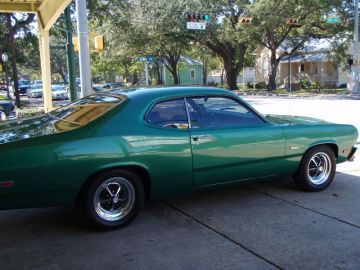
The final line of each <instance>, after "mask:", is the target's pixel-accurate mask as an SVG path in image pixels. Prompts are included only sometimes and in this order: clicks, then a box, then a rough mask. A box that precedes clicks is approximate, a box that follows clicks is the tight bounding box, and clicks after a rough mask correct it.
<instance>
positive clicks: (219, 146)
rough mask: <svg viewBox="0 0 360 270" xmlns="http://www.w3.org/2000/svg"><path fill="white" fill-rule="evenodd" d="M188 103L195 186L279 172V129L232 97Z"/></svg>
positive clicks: (191, 99)
mask: <svg viewBox="0 0 360 270" xmlns="http://www.w3.org/2000/svg"><path fill="white" fill-rule="evenodd" d="M186 103H187V110H188V114H189V118H190V136H191V147H192V154H193V170H194V184H195V186H206V185H214V184H219V183H225V182H232V181H238V180H245V179H254V178H261V177H267V176H273V175H276V174H277V173H278V172H279V170H280V168H281V166H282V163H283V157H284V151H285V139H284V134H283V130H282V128H281V127H280V126H275V125H272V124H270V123H267V122H266V121H265V120H264V119H262V118H261V117H259V116H258V115H257V114H256V113H255V112H254V111H252V109H251V108H249V107H248V106H246V105H245V104H243V103H242V102H240V101H239V100H238V99H236V98H234V97H231V96H199V97H188V98H186Z"/></svg>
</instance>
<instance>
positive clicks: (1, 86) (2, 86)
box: [0, 82, 6, 91]
mask: <svg viewBox="0 0 360 270" xmlns="http://www.w3.org/2000/svg"><path fill="white" fill-rule="evenodd" d="M0 90H3V91H6V82H0Z"/></svg>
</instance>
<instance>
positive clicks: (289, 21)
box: [286, 18, 299, 25]
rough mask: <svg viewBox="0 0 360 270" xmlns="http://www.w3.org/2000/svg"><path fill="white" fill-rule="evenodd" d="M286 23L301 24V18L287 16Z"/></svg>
mask: <svg viewBox="0 0 360 270" xmlns="http://www.w3.org/2000/svg"><path fill="white" fill-rule="evenodd" d="M286 24H288V25H297V24H299V20H298V19H294V18H287V19H286Z"/></svg>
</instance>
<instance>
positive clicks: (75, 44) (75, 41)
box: [72, 37, 79, 52]
mask: <svg viewBox="0 0 360 270" xmlns="http://www.w3.org/2000/svg"><path fill="white" fill-rule="evenodd" d="M72 42H73V45H74V52H78V51H79V39H78V38H77V37H73V38H72Z"/></svg>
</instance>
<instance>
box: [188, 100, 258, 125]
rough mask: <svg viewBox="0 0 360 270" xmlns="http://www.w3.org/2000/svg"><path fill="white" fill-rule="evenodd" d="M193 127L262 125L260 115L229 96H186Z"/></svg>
mask: <svg viewBox="0 0 360 270" xmlns="http://www.w3.org/2000/svg"><path fill="white" fill-rule="evenodd" d="M186 101H187V106H188V110H189V115H190V120H191V128H227V127H243V126H254V125H261V124H263V123H264V120H262V119H261V118H260V117H259V116H258V115H256V114H255V113H254V112H252V111H251V110H249V109H248V108H247V107H245V106H244V105H242V104H241V103H240V102H238V101H236V100H234V99H232V98H227V97H211V96H210V97H208V96H203V97H190V98H186Z"/></svg>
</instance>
